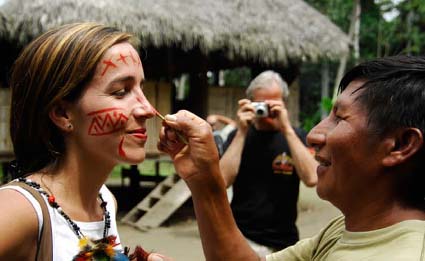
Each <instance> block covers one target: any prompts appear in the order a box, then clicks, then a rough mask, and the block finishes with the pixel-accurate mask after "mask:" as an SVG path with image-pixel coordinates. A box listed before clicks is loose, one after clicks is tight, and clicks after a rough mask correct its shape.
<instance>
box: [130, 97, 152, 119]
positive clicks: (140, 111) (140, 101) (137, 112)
mask: <svg viewBox="0 0 425 261" xmlns="http://www.w3.org/2000/svg"><path fill="white" fill-rule="evenodd" d="M136 100H137V106H136V108H135V109H134V110H133V114H134V117H136V118H138V117H144V118H152V117H153V116H154V115H155V111H154V109H153V107H152V105H151V104H150V102H149V101H148V100H147V99H146V97H144V96H143V97H137V98H136Z"/></svg>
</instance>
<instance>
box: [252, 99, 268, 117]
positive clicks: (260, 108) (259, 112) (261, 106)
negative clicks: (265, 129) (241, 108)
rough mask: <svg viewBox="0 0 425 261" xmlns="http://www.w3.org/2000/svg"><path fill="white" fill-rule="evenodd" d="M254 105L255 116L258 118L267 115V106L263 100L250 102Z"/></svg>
mask: <svg viewBox="0 0 425 261" xmlns="http://www.w3.org/2000/svg"><path fill="white" fill-rule="evenodd" d="M251 104H252V106H254V110H255V116H256V117H258V118H261V117H268V116H269V106H268V105H267V103H265V102H252V103H251Z"/></svg>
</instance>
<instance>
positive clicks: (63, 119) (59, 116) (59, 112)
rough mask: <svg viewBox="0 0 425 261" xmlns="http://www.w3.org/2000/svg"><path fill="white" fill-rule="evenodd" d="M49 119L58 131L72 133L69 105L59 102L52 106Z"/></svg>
mask: <svg viewBox="0 0 425 261" xmlns="http://www.w3.org/2000/svg"><path fill="white" fill-rule="evenodd" d="M49 117H50V119H51V120H52V122H53V123H54V124H55V125H56V126H57V127H58V128H59V129H60V130H62V131H64V132H70V131H72V129H73V126H72V123H71V114H70V111H69V103H67V102H64V101H61V102H59V103H57V104H56V105H54V106H53V108H52V109H51V110H50V111H49Z"/></svg>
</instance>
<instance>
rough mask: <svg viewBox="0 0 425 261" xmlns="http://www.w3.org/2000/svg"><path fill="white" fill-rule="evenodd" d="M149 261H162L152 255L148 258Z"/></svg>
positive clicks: (162, 260)
mask: <svg viewBox="0 0 425 261" xmlns="http://www.w3.org/2000/svg"><path fill="white" fill-rule="evenodd" d="M149 261H164V259H162V258H161V257H159V256H157V255H152V257H150V258H149Z"/></svg>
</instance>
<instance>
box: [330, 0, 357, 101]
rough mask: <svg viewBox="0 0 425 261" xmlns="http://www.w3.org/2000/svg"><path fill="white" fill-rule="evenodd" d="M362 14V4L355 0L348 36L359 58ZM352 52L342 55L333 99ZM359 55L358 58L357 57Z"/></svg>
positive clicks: (355, 54) (333, 99) (355, 55)
mask: <svg viewBox="0 0 425 261" xmlns="http://www.w3.org/2000/svg"><path fill="white" fill-rule="evenodd" d="M360 14H361V4H360V0H354V5H353V13H352V16H351V22H350V29H349V31H348V38H349V40H350V44H351V46H352V47H353V49H354V58H355V59H356V61H357V59H358V57H359V54H360V50H359V32H360ZM349 55H350V52H347V53H345V54H343V55H342V56H341V59H340V60H339V67H338V72H337V74H336V78H335V85H334V92H333V96H332V101H333V102H335V100H336V97H337V95H338V87H339V83H340V81H341V79H342V76H343V74H344V72H345V67H346V66H347V61H348V57H349ZM356 57H357V58H356Z"/></svg>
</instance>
